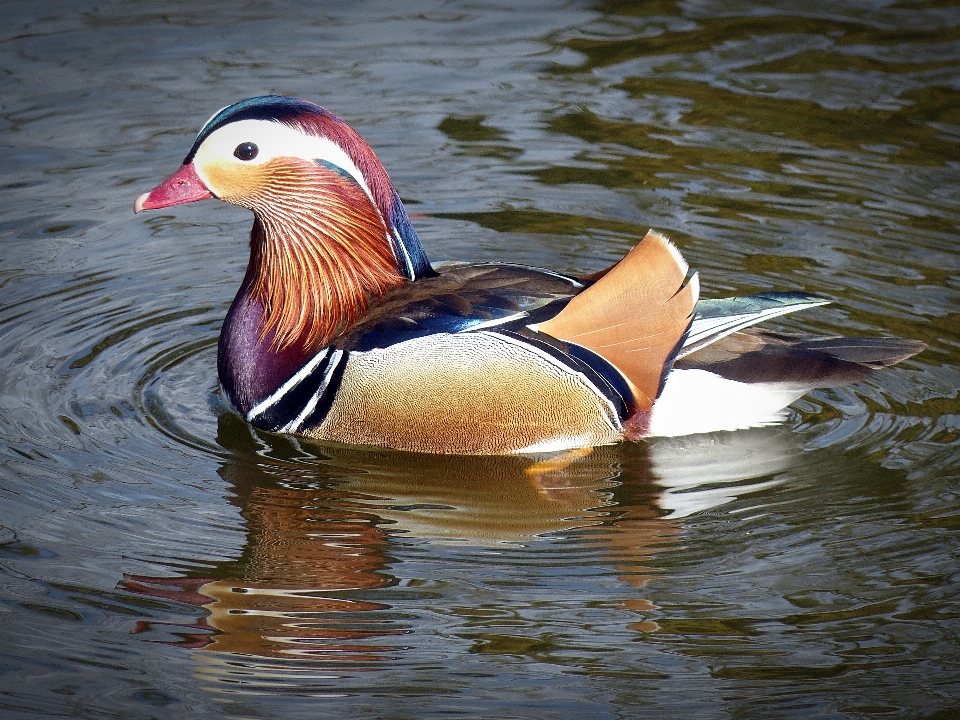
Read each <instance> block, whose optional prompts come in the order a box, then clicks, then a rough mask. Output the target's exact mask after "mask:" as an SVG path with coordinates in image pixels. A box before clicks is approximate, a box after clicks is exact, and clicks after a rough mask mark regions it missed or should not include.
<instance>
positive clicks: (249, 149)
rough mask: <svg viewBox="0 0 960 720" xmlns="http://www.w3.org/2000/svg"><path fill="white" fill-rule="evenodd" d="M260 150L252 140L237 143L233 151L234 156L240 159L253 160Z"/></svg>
mask: <svg viewBox="0 0 960 720" xmlns="http://www.w3.org/2000/svg"><path fill="white" fill-rule="evenodd" d="M258 152H260V148H258V147H257V146H256V145H254V144H253V143H252V142H245V143H240V144H239V145H237V149H236V150H234V151H233V156H234V157H235V158H237V159H238V160H253V159H254V158H255V157H256V156H257V153H258Z"/></svg>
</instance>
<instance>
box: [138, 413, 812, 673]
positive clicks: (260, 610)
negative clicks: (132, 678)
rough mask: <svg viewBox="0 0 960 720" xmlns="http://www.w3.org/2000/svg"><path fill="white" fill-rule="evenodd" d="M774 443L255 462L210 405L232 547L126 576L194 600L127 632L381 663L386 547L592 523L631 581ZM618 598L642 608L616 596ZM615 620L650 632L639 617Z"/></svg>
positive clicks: (397, 635) (386, 635)
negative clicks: (224, 553) (174, 571)
mask: <svg viewBox="0 0 960 720" xmlns="http://www.w3.org/2000/svg"><path fill="white" fill-rule="evenodd" d="M789 438H790V436H789V435H788V434H785V433H783V432H781V431H779V430H776V429H772V428H763V429H756V430H754V431H748V432H745V433H742V434H731V433H723V434H718V435H714V436H704V437H700V438H685V439H682V440H679V439H669V440H668V439H665V440H664V441H663V442H660V443H658V444H653V445H651V446H650V447H649V448H648V450H649V452H642V453H640V454H638V455H635V456H634V457H632V458H631V459H630V462H629V467H628V468H624V466H623V463H624V460H625V458H624V456H623V453H622V451H621V449H620V448H618V447H601V448H595V449H593V450H592V451H589V450H582V451H571V452H567V453H563V454H560V455H554V456H545V457H543V458H541V459H536V458H529V457H516V456H514V457H486V458H485V457H457V456H445V457H444V456H441V457H431V456H418V455H414V454H409V453H400V452H393V451H374V450H369V449H350V448H344V447H329V446H312V447H306V448H303V447H301V446H300V441H299V440H295V439H292V438H272V440H273V441H274V443H275V444H274V448H273V449H274V450H275V451H277V450H279V452H280V455H281V457H276V456H274V457H265V456H264V455H263V454H261V453H259V452H256V451H253V450H252V447H253V448H255V447H258V446H259V444H258V443H257V441H256V436H255V435H252V434H251V431H250V429H249V428H248V427H247V426H246V425H245V424H243V423H242V422H241V421H240V420H239V419H238V418H236V417H235V416H233V415H229V414H225V415H222V416H221V418H220V433H219V437H218V441H219V442H220V443H221V445H223V446H224V447H226V448H229V449H231V450H232V451H233V452H232V454H231V455H230V458H229V460H228V461H226V462H225V463H224V465H223V466H222V467H221V469H220V474H221V476H222V477H223V478H224V479H225V480H227V481H228V482H229V484H230V487H231V488H232V498H231V502H233V503H235V504H236V505H237V506H238V507H239V508H240V510H241V514H242V515H243V517H244V518H245V520H246V522H247V529H248V535H247V542H246V545H245V546H244V548H243V551H242V552H241V553H240V555H239V557H238V558H236V559H234V560H230V561H228V562H224V563H220V564H218V565H217V566H216V567H215V568H212V569H210V570H207V571H204V572H200V573H193V574H192V575H191V576H190V577H186V578H161V577H146V576H127V577H126V578H125V579H124V580H123V581H122V582H121V587H122V588H123V589H125V590H128V591H132V592H135V593H139V594H142V595H147V596H151V597H155V598H163V599H167V600H172V601H176V602H180V603H188V604H190V605H193V606H196V607H197V615H196V618H195V620H194V621H193V622H190V623H185V624H180V625H175V626H171V625H169V624H164V623H153V622H150V621H141V622H139V623H138V624H137V627H136V632H137V633H138V634H140V635H141V636H142V638H143V639H145V640H150V641H153V642H167V643H172V644H176V645H180V646H183V647H187V648H191V649H202V650H204V651H207V652H213V653H217V654H221V655H231V656H237V658H238V659H237V660H235V662H234V663H233V664H218V663H214V664H212V665H209V666H208V669H209V668H219V669H220V671H222V672H227V673H232V672H236V668H237V665H236V662H241V664H243V663H244V662H253V660H252V658H254V657H261V658H271V659H274V660H284V661H287V662H289V663H292V664H293V666H292V667H291V668H289V669H296V670H297V671H298V672H302V671H303V670H304V669H305V667H306V666H304V663H306V664H307V665H310V664H317V663H319V664H320V665H322V666H324V667H327V668H329V667H331V666H335V667H337V668H340V669H343V668H346V667H351V666H353V665H356V664H358V663H359V664H361V665H363V664H366V663H371V662H381V663H382V662H389V661H390V660H391V658H393V657H394V656H396V655H398V654H402V653H403V652H404V646H405V643H404V636H405V634H406V633H407V632H409V629H408V628H407V626H406V625H405V624H404V623H402V622H400V621H398V620H397V619H396V618H394V617H391V610H392V608H391V607H390V605H389V604H387V603H385V602H377V601H373V600H371V599H370V598H374V597H377V595H376V594H375V593H372V592H370V591H372V590H376V589H378V588H384V587H387V586H391V585H395V584H396V583H397V582H398V581H397V578H396V577H395V576H393V575H392V574H391V573H390V565H391V562H392V560H391V557H390V545H391V543H392V542H396V541H397V540H402V539H403V538H417V539H422V540H426V541H428V542H429V543H430V544H433V545H435V544H437V543H441V544H443V545H449V544H451V543H452V544H454V545H459V546H464V547H468V548H488V549H491V550H493V551H494V552H497V551H505V550H509V549H518V548H523V547H525V546H528V545H529V544H531V543H538V542H547V541H550V540H551V538H557V537H560V536H562V535H563V534H566V533H569V532H571V531H575V530H579V529H583V528H589V527H593V528H596V531H595V532H593V533H591V534H590V536H589V542H588V543H587V544H588V545H590V546H591V547H592V552H594V553H596V558H595V559H594V562H598V561H599V562H603V563H607V564H609V565H611V566H612V567H613V568H615V571H616V572H618V573H622V575H621V580H624V581H626V582H627V583H628V584H630V585H632V586H633V587H636V588H642V587H643V585H644V584H645V582H646V581H647V579H648V578H649V577H650V576H651V573H654V574H655V573H656V572H657V571H656V569H655V565H656V563H655V561H652V558H654V556H655V555H656V553H657V552H658V551H660V550H662V549H664V548H666V547H669V546H670V545H671V544H672V543H675V542H677V541H679V540H680V539H681V537H682V532H681V530H680V528H679V527H678V526H677V525H676V524H675V523H674V522H673V521H672V520H671V518H673V517H682V516H684V515H687V514H689V513H692V512H697V511H704V510H708V509H710V508H712V507H716V506H717V505H720V504H722V503H724V502H727V501H730V500H732V499H735V498H736V497H738V496H743V495H746V494H749V493H751V492H755V491H757V490H761V489H764V488H767V487H770V486H771V485H773V484H776V483H778V482H782V481H783V479H784V477H785V476H784V475H783V474H782V473H783V472H784V471H786V470H787V469H788V468H789V467H790V464H791V455H792V454H793V453H795V452H796V448H795V447H793V445H792V443H791V441H790V439H789ZM251 446H252V447H251ZM747 448H754V449H756V448H762V450H761V451H760V452H745V450H746V449H747ZM314 453H317V454H316V455H314ZM284 456H285V457H284ZM651 563H652V566H651ZM505 579H506V578H505ZM624 607H625V608H627V609H630V610H634V611H637V612H647V611H650V610H652V609H654V608H655V607H656V606H655V605H653V604H651V603H650V601H649V600H646V599H641V598H628V599H626V600H625V601H624ZM201 610H202V611H201ZM629 627H631V628H632V629H634V630H639V631H642V632H655V631H656V630H657V624H656V623H655V622H649V621H639V622H633V623H631V624H630V625H629ZM240 657H248V658H251V659H250V660H248V661H240V660H239V658H240ZM213 672H214V674H217V672H218V671H216V670H213Z"/></svg>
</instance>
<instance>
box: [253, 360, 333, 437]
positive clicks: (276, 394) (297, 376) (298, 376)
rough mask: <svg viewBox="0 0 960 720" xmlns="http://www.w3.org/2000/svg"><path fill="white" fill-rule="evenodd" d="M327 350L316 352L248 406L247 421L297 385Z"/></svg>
mask: <svg viewBox="0 0 960 720" xmlns="http://www.w3.org/2000/svg"><path fill="white" fill-rule="evenodd" d="M329 352H330V348H325V349H323V350H321V351H320V352H318V353H317V354H316V355H314V356H313V359H312V360H311V361H310V362H308V363H307V364H306V365H304V366H303V367H302V368H300V369H299V370H297V372H296V373H294V375H293V377H291V378H290V379H289V380H287V381H286V382H285V383H284V384H283V385H281V386H280V387H278V388H277V389H276V390H274V391H273V392H272V393H271V394H270V395H269V396H267V397H266V398H265V399H264V400H261V401H260V402H258V403H257V404H256V405H254V406H253V407H252V408H250V412H248V413H247V421H248V422H253V419H254V418H255V417H257V416H258V415H260V414H261V413H263V411H264V410H266V409H267V408H269V407H270V406H272V405H274V404H276V403H277V401H279V400H280V398H282V397H283V396H284V395H286V394H287V393H288V392H290V390H292V389H293V388H295V387H296V386H297V385H299V384H300V383H301V382H302V381H303V379H304V378H306V377H307V376H308V375H310V373H312V372H313V371H314V370H315V369H316V368H317V365H319V364H320V363H322V362H323V360H324V358H326V357H327V355H328V354H329Z"/></svg>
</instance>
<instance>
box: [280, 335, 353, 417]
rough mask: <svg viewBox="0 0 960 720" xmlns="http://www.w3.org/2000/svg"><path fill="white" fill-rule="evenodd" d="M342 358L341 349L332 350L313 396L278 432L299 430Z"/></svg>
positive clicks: (324, 391) (321, 395)
mask: <svg viewBox="0 0 960 720" xmlns="http://www.w3.org/2000/svg"><path fill="white" fill-rule="evenodd" d="M342 360H343V351H342V350H334V351H333V355H331V356H330V364H329V365H327V369H326V370H325V371H324V373H323V379H322V380H321V381H320V387H318V388H317V391H316V392H315V393H314V394H313V397H312V398H310V402H308V403H307V404H306V405H305V406H304V408H303V410H302V411H301V412H300V414H299V415H297V417H296V418H295V419H293V420H292V421H290V422H289V423H287V424H286V425H285V426H284V427H282V428H280V432H284V433H295V432H298V431H299V430H300V425H301V423H303V421H304V420H306V419H307V418H308V417H310V413H312V412H313V411H314V410H315V409H316V407H317V403H318V402H320V398H322V397H323V395H324V393H326V391H327V386H328V385H329V384H330V378H331V377H333V373H334V372H336V369H337V367H338V366H339V365H340V362H341V361H342Z"/></svg>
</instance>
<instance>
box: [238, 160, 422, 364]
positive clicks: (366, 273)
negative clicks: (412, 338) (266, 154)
mask: <svg viewBox="0 0 960 720" xmlns="http://www.w3.org/2000/svg"><path fill="white" fill-rule="evenodd" d="M224 199H228V198H224ZM230 200H231V201H232V202H236V203H237V204H239V205H244V206H246V207H249V208H250V209H252V210H253V211H254V213H255V215H256V222H254V226H253V230H252V231H251V234H250V245H251V253H250V264H251V269H252V270H253V271H254V272H253V277H254V282H253V287H252V288H251V294H252V295H253V297H254V298H256V299H257V300H258V301H260V303H261V304H262V305H263V307H264V325H263V328H262V329H261V340H262V339H265V338H266V337H267V336H268V335H269V333H270V332H271V331H272V332H273V333H274V335H273V339H272V341H271V343H272V345H273V347H274V349H278V350H282V349H284V348H285V347H287V346H289V345H291V344H293V343H294V342H300V343H302V344H303V345H304V347H305V348H306V349H307V350H313V349H317V348H320V347H323V346H324V345H327V344H328V343H329V342H330V341H331V340H332V339H333V338H334V337H335V336H336V335H337V334H338V333H340V332H343V331H344V330H346V329H347V328H349V327H351V326H352V325H353V324H354V323H355V322H356V321H357V320H358V319H359V318H360V317H361V316H362V315H363V313H364V312H365V311H366V310H367V308H368V307H369V304H370V300H371V298H375V297H380V296H381V295H383V294H384V293H385V292H386V291H387V290H389V289H390V288H392V287H395V286H397V285H400V284H402V283H404V282H405V280H404V278H403V277H402V276H401V275H400V274H399V272H398V270H397V262H396V259H395V258H394V256H393V251H392V249H391V247H390V244H389V241H388V240H387V230H386V227H385V226H384V223H383V219H382V218H381V216H380V213H379V211H378V210H377V209H376V207H375V206H374V205H373V203H372V202H371V201H370V198H369V197H367V195H366V193H365V192H364V191H363V189H362V188H361V187H360V186H359V185H357V184H356V183H355V182H353V181H352V180H349V179H347V178H344V177H342V176H341V175H339V174H338V173H336V172H334V171H331V170H327V169H326V168H322V167H319V166H317V165H316V164H314V163H308V162H305V161H297V160H296V159H292V158H284V159H283V160H282V161H275V162H273V163H270V164H268V166H265V167H264V169H263V174H262V176H261V182H260V183H259V185H258V187H257V188H256V189H255V190H248V191H247V192H246V194H245V195H244V196H243V197H242V198H230Z"/></svg>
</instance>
